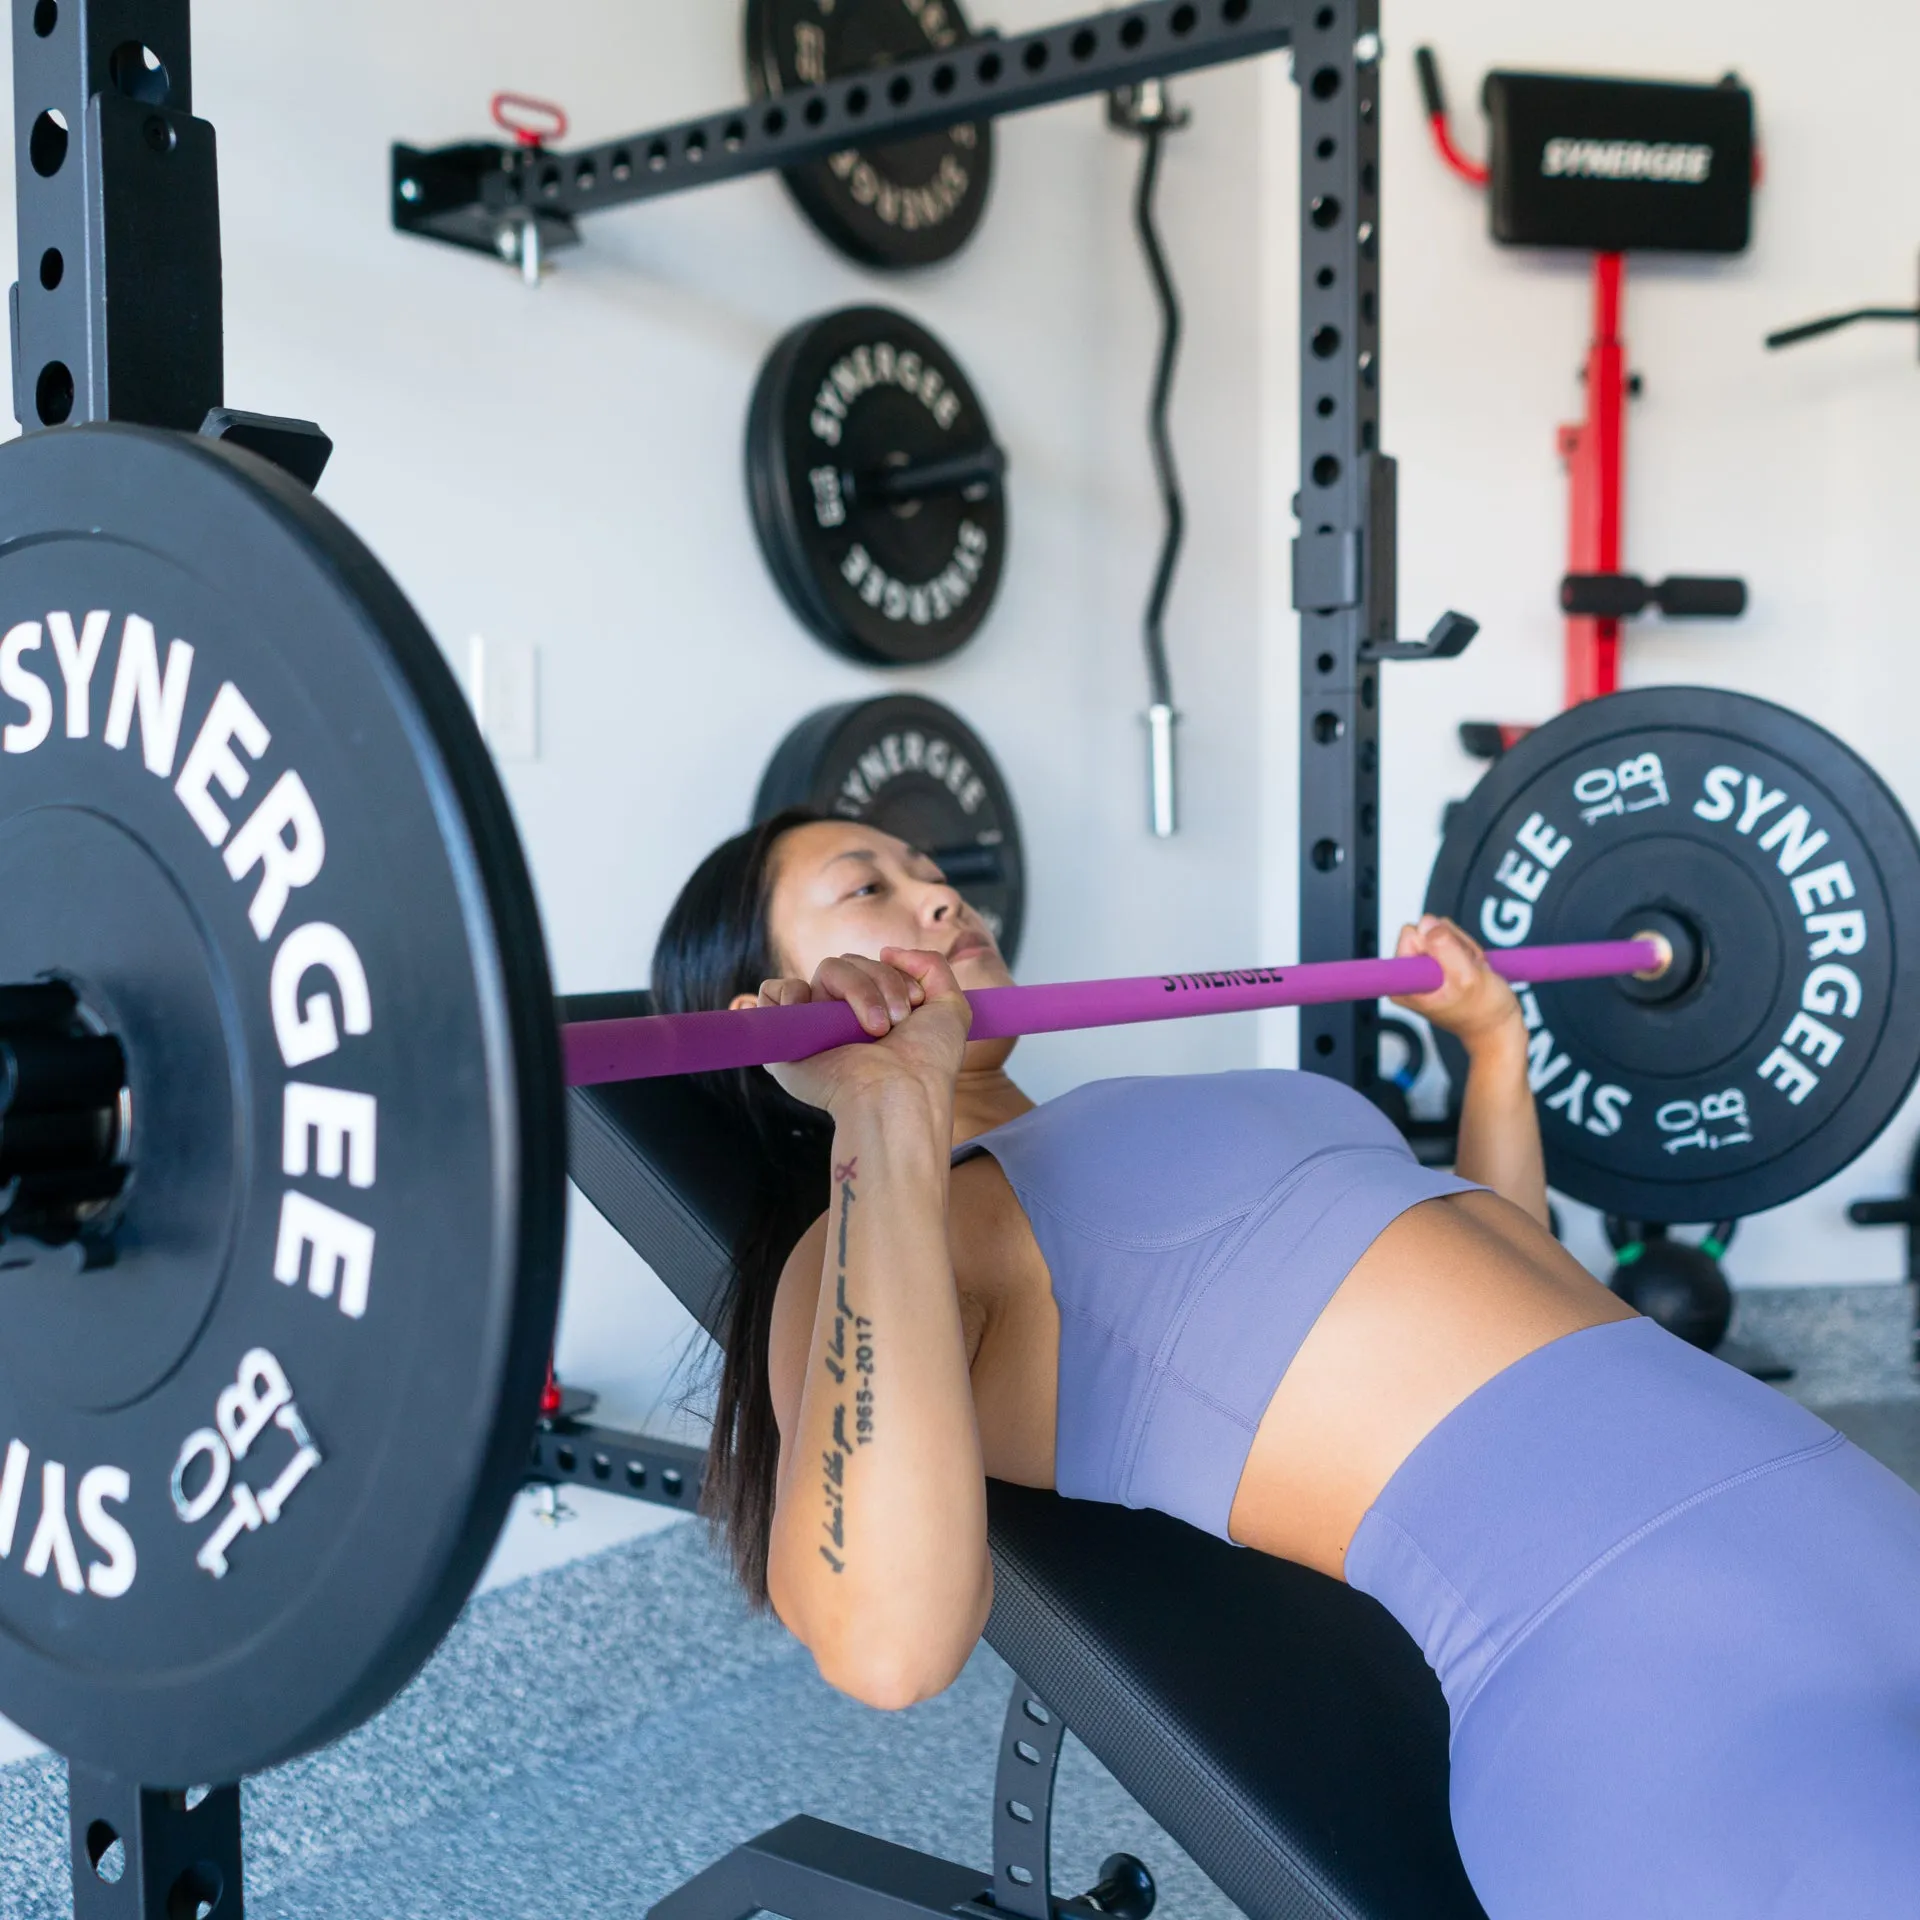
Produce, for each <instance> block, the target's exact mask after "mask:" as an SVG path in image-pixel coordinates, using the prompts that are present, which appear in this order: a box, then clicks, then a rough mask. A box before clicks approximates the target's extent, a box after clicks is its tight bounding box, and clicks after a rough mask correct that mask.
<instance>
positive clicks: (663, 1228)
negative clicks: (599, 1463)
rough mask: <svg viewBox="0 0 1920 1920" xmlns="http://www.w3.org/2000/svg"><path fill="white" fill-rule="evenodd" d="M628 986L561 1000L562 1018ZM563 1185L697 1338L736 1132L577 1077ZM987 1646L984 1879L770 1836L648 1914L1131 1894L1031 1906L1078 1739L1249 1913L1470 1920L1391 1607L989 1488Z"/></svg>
mask: <svg viewBox="0 0 1920 1920" xmlns="http://www.w3.org/2000/svg"><path fill="white" fill-rule="evenodd" d="M648 1011H650V1008H649V1006H648V1002H647V998H646V996H645V995H644V994H640V993H628V994H599V995H593V996H588V997H583V998H579V999H574V1000H570V1001H567V1002H566V1003H564V1008H563V1012H564V1017H565V1018H567V1019H570V1020H585V1019H613V1018H620V1017H623V1016H626V1015H629V1014H639V1013H646V1012H648ZM570 1098H571V1110H570V1128H571V1141H570V1161H571V1169H572V1174H573V1178H574V1181H575V1183H576V1184H577V1185H578V1186H579V1188H580V1190H581V1191H582V1192H583V1193H584V1194H585V1195H586V1196H587V1198H588V1199H589V1200H590V1201H592V1203H593V1204H594V1206H595V1207H597V1208H598V1209H599V1211H600V1212H601V1213H602V1214H604V1215H605V1216H606V1218H607V1219H608V1221H610V1222H611V1223H612V1225H613V1226H614V1228H615V1229H616V1230H617V1231H618V1232H619V1233H620V1234H621V1235H622V1237H623V1238H624V1239H626V1240H627V1242H628V1243H629V1244H630V1245H631V1246H632V1247H633V1248H634V1250H635V1251H636V1252H637V1253H638V1254H639V1255H640V1256H641V1257H642V1258H643V1259H644V1260H645V1261H646V1262H647V1264H648V1265H649V1266H650V1267H651V1268H652V1269H653V1270H654V1272H655V1273H657V1274H658V1275H659V1276H660V1278H661V1279H662V1280H664V1281H665V1282H666V1284H667V1285H668V1286H669V1287H670V1288H671V1289H672V1290H673V1292H674V1293H675V1294H677V1295H678V1296H679V1298H680V1299H681V1301H682V1302H683V1303H684V1304H685V1305H686V1307H687V1309H688V1310H689V1312H691V1313H692V1314H693V1315H694V1317H695V1318H696V1319H698V1320H699V1321H700V1322H701V1324H702V1325H703V1326H705V1327H706V1328H707V1329H708V1330H709V1331H716V1330H717V1328H718V1325H719V1316H720V1304H721V1301H722V1298H723V1295H724V1289H725V1285H726V1280H727V1276H728V1273H729V1249H730V1246H731V1241H732V1236H733V1234H734V1233H735V1232H736V1231H737V1229H738V1227H739V1225H740V1223H741V1222H742V1221H743V1220H744V1218H745V1216H746V1211H747V1208H748V1205H749V1203H750V1199H751V1192H752V1183H753V1177H754V1154H755V1149H754V1145H753V1142H752V1139H751V1136H750V1135H747V1134H746V1133H745V1131H744V1129H743V1128H740V1127H739V1126H738V1123H736V1122H735V1121H734V1120H733V1117H732V1116H731V1114H730V1113H729V1112H728V1111H727V1110H726V1109H725V1108H724V1107H722V1106H721V1105H720V1104H719V1103H718V1102H717V1101H715V1100H713V1099H712V1098H711V1097H710V1096H708V1095H707V1094H705V1093H703V1092H702V1091H701V1090H700V1089H699V1088H698V1087H697V1086H695V1085H693V1084H692V1083H691V1082H688V1081H684V1080H654V1081H637V1082H633V1083H630V1084H628V1085H624V1086H612V1087H600V1088H592V1089H577V1090H575V1092H574V1093H573V1094H572V1095H571V1096H570ZM988 1495H989V1513H990V1519H991V1530H992V1543H993V1558H994V1583H995V1584H994V1604H993V1615H992V1618H991V1619H990V1620H989V1621H988V1623H987V1634H986V1637H987V1640H988V1642H989V1644H990V1645H991V1646H992V1647H993V1648H994V1650H995V1651H996V1652H997V1653H999V1654H1000V1656H1001V1657H1002V1658H1003V1659H1004V1660H1005V1661H1006V1662H1007V1664H1008V1665H1009V1666H1010V1667H1012V1668H1013V1670H1014V1672H1015V1674H1016V1675H1017V1676H1018V1677H1017V1679H1016V1680H1015V1683H1014V1692H1013V1698H1012V1700H1011V1702H1010V1703H1009V1706H1008V1711H1007V1723H1006V1729H1005V1731H1004V1733H1003V1735H1002V1739H1001V1748H1000V1760H999V1767H998V1777H997V1779H996V1781H995V1782H994V1821H993V1833H994V1853H995V1859H994V1863H993V1871H992V1874H991V1875H990V1876H989V1875H988V1874H987V1873H985V1872H983V1871H980V1870H977V1869H973V1868H968V1867H963V1866H959V1865H956V1864H955V1863H953V1862H951V1861H946V1860H939V1859H935V1858H933V1857H932V1856H930V1855H927V1854H923V1853H917V1852H914V1851H913V1850H911V1849H909V1848H906V1847H900V1846H895V1845H893V1844H891V1843H889V1842H886V1841H881V1840H876V1839H874V1838H872V1837H871V1836H869V1835H866V1834H859V1833H854V1832H851V1831H849V1830H848V1829H846V1828H843V1827H837V1826H833V1825H830V1824H828V1823H827V1822H825V1821H821V1820H815V1819H812V1818H807V1817H802V1818H798V1819H793V1820H789V1821H787V1822H786V1823H785V1824H784V1825H782V1826H779V1827H775V1828H774V1829H773V1830H772V1831H771V1832H768V1833H764V1834H762V1835H761V1836H760V1837H759V1838H758V1839H756V1840H753V1841H750V1842H748V1843H747V1844H746V1845H745V1846H742V1847H737V1848H735V1849H734V1851H733V1852H732V1853H730V1854H728V1855H727V1856H726V1857H725V1858H724V1859H722V1860H720V1861H718V1862H716V1863H715V1864H714V1865H713V1866H711V1867H709V1868H708V1869H707V1870H706V1871H705V1872H704V1873H702V1874H700V1875H698V1876H697V1877H696V1878H695V1879H693V1880H691V1881H690V1882H688V1884H687V1885H686V1886H684V1887H682V1888H680V1889H679V1890H678V1891H677V1892H675V1893H673V1894H670V1895H669V1896H668V1897H667V1898H666V1899H665V1900H663V1901H662V1902H661V1903H660V1904H659V1906H657V1907H656V1908H655V1909H654V1914H655V1916H656V1920H744V1917H745V1916H747V1915H749V1914H751V1913H753V1912H754V1911H756V1910H766V1911H768V1912H771V1913H775V1914H780V1915H784V1916H786V1917H787V1920H922V1917H923V1916H941V1917H942V1920H948V1917H950V1916H953V1915H955V1914H959V1915H961V1916H972V1917H973V1920H987V1917H988V1916H995V1915H999V1916H1004V1915H1008V1914H1012V1915H1016V1916H1020V1920H1056V1916H1060V1915H1063V1914H1069V1915H1086V1916H1089V1917H1091V1916H1093V1915H1095V1914H1098V1913H1101V1912H1106V1913H1109V1914H1113V1915H1115V1916H1117V1917H1118V1920H1135V1917H1136V1916H1138V1915H1139V1913H1140V1911H1141V1908H1142V1905H1143V1902H1142V1901H1141V1900H1140V1899H1139V1898H1138V1897H1137V1895H1136V1894H1135V1892H1134V1890H1133V1889H1131V1888H1130V1887H1129V1886H1128V1885H1127V1883H1126V1877H1125V1874H1124V1873H1123V1872H1116V1874H1115V1875H1114V1876H1109V1877H1108V1878H1106V1879H1103V1882H1102V1885H1101V1887H1100V1888H1098V1889H1096V1890H1095V1891H1094V1895H1093V1896H1092V1897H1089V1896H1087V1895H1082V1896H1079V1897H1077V1898H1072V1899H1068V1898H1064V1897H1061V1896H1056V1895H1054V1894H1053V1893H1052V1892H1051V1885H1050V1879H1049V1874H1048V1816H1049V1810H1050V1802H1051V1794H1052V1784H1053V1767H1054V1761H1055V1759H1056V1758H1057V1756H1058V1753H1059V1746H1060V1740H1061V1737H1062V1735H1063V1733H1064V1732H1065V1730H1066V1729H1067V1728H1069V1727H1070V1728H1071V1729H1072V1730H1073V1731H1074V1733H1075V1734H1077V1735H1078V1736H1079V1737H1080V1739H1081V1740H1082V1741H1084V1742H1085V1744H1086V1745H1087V1746H1088V1748H1090V1749H1091V1750H1092V1752H1093V1753H1094V1754H1095V1755H1096V1756H1097V1757H1098V1758H1099V1759H1100V1760H1101V1762H1102V1763H1103V1764H1104V1765H1105V1766H1106V1767H1107V1768H1108V1769H1109V1770H1110V1771H1111V1772H1112V1774H1113V1775H1114V1777H1115V1778H1116V1779H1117V1780H1118V1781H1119V1782H1120V1784H1121V1785H1122V1786H1124V1787H1125V1788H1126V1789H1127V1791H1128V1792H1129V1793H1131V1794H1132V1795H1133V1796H1134V1798H1135V1799H1137V1800H1138V1801H1139V1802H1140V1804H1141V1806H1142V1807H1144V1808H1145V1809H1146V1811H1147V1812H1148V1813H1149V1814H1150V1815H1151V1816H1152V1817H1153V1818H1154V1819H1155V1820H1157V1821H1158V1822H1159V1823H1160V1824H1161V1825H1162V1826H1163V1827H1164V1828H1165V1829H1166V1830H1167V1831H1168V1833H1170V1834H1171V1835H1172V1836H1173V1837H1174V1839H1175V1840H1177V1841H1178V1842H1179V1844H1180V1845H1181V1846H1183V1847H1184V1848H1185V1849H1186V1850H1187V1852H1188V1853H1189V1854H1190V1855H1191V1856H1192V1857H1193V1859H1194V1860H1195V1861H1197V1862H1198V1864H1199V1865H1200V1867H1201V1868H1202V1870H1203V1871H1204V1872H1206V1873H1207V1874H1208V1876H1209V1877H1210V1878H1211V1879H1213V1881H1214V1882H1215V1883H1216V1884H1217V1885H1218V1886H1219V1887H1220V1889H1221V1890H1222V1892H1224V1893H1225V1894H1226V1895H1227V1897H1228V1898H1229V1899H1230V1900H1232V1901H1233V1902H1234V1903H1235V1905H1237V1906H1238V1907H1240V1908H1241V1909H1242V1910H1243V1911H1244V1912H1245V1913H1247V1914H1249V1915H1251V1916H1253V1920H1336V1917H1337V1920H1485V1916H1484V1914H1483V1911H1482V1909H1481V1907H1480V1905H1479V1903H1478V1902H1477V1901H1476V1900H1475V1898H1474V1895H1473V1891H1472V1889H1471V1887H1470V1886H1469V1885H1468V1883H1467V1878H1466V1874H1465V1872H1464V1870H1463V1869H1462V1867H1461V1865H1460V1856H1459V1854H1458V1852H1457V1851H1456V1849H1455V1847H1454V1843H1453V1833H1452V1828H1451V1825H1450V1823H1449V1820H1448V1814H1447V1712H1446V1705H1445V1702H1444V1701H1443V1700H1442V1698H1441V1694H1440V1689H1439V1684H1438V1682H1437V1681H1436V1680H1435V1679H1434V1677H1433V1675H1432V1674H1431V1672H1429V1670H1428V1668H1427V1666H1426V1663H1425V1662H1424V1661H1423V1660H1422V1658H1421V1656H1420V1653H1419V1651H1418V1649H1417V1648H1416V1647H1415V1646H1414V1644H1413V1642H1412V1641H1411V1640H1410V1639H1409V1638H1408V1637H1407V1636H1406V1634H1405V1633H1403V1632H1402V1631H1401V1629H1400V1628H1399V1626H1398V1625H1396V1624H1395V1622H1394V1621H1393V1620H1392V1619H1391V1618H1390V1617H1389V1616H1388V1614H1387V1613H1386V1611H1385V1609H1383V1608H1382V1607H1380V1606H1379V1605H1378V1604H1377V1603H1376V1602H1374V1601H1373V1600H1370V1599H1368V1598H1367V1597H1366V1596H1365V1595H1364V1594H1359V1593H1355V1592H1354V1591H1353V1590H1352V1589H1351V1588H1348V1587H1345V1586H1342V1585H1341V1584H1340V1583H1338V1582H1337V1581H1333V1580H1328V1579H1326V1578H1324V1577H1323V1576H1321V1575H1319V1574H1317V1573H1312V1572H1309V1571H1307V1570H1306V1569H1304V1568H1301V1567H1295V1566H1290V1565H1288V1564H1287V1563H1286V1562H1284V1561H1280V1560H1274V1559H1270V1558H1268V1557H1266V1556H1265V1555H1262V1554H1257V1553H1248V1552H1244V1551H1241V1550H1239V1549H1237V1548H1234V1547H1231V1546H1229V1545H1227V1544H1226V1543H1225V1542H1224V1541H1220V1540H1216V1539H1214V1538H1213V1537H1212V1536H1211V1535H1208V1534H1203V1533H1200V1532H1198V1531H1196V1530H1194V1529H1193V1528H1190V1527H1188V1526H1185V1525H1183V1524H1182V1523H1181V1522H1179V1521H1177V1520H1171V1519H1168V1518H1166V1517H1165V1516H1164V1515H1161V1514H1157V1513H1134V1512H1130V1511H1128V1510H1126V1509H1124V1508H1120V1507H1109V1506H1101V1505H1095V1504H1092V1503H1089V1502H1085V1501H1076V1500H1062V1499H1061V1498H1059V1497H1058V1496H1057V1495H1055V1494H1050V1493H1036V1492H1033V1491H1031V1490H1029V1489H1026V1488H1020V1487H1011V1486H1003V1485H1000V1484H998V1483H993V1484H990V1486H989V1488H988Z"/></svg>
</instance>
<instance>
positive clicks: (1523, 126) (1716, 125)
mask: <svg viewBox="0 0 1920 1920" xmlns="http://www.w3.org/2000/svg"><path fill="white" fill-rule="evenodd" d="M1484 97H1485V101H1486V108H1487V116H1488V119H1489V120H1490V121H1491V122H1492V133H1493V141H1492V153H1491V162H1490V164H1491V168H1492V176H1493V177H1492V183H1491V191H1490V193H1489V195H1488V204H1489V208H1490V210H1491V215H1492V221H1493V237H1494V238H1495V239H1496V240H1498V241H1500V242H1501V243H1502V244H1503V245H1506V246H1510V247H1580V248H1585V249H1587V250H1590V251H1592V252H1595V253H1642V252H1645V253H1743V252H1745V251H1746V246H1747V240H1748V237H1749V233H1750V231H1751V226H1752V214H1753V139H1754V135H1753V96H1752V95H1751V94H1750V93H1749V92H1748V91H1747V89H1746V88H1745V87H1743V86H1741V85H1739V84H1738V82H1737V81H1735V80H1733V79H1732V77H1731V76H1729V77H1728V79H1726V80H1724V81H1722V82H1721V83H1720V84H1719V85H1718V86H1704V87H1703V86H1683V85H1680V84H1677V83H1675V82H1670V81H1663V80H1595V79H1583V78H1579V77H1576V76H1575V75H1572V74H1563V73H1490V74H1488V75H1487V80H1486V89H1485V95H1484Z"/></svg>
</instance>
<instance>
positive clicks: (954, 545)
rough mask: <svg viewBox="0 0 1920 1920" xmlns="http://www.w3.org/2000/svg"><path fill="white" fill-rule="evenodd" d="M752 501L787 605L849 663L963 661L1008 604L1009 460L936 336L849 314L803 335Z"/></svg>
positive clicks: (752, 435)
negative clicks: (960, 652) (998, 599)
mask: <svg viewBox="0 0 1920 1920" xmlns="http://www.w3.org/2000/svg"><path fill="white" fill-rule="evenodd" d="M746 462H747V495H748V500H749V502H750V504H751V507H752V511H753V524H754V530H755V532H756V533H757V534H758V535H759V537H760V549H761V551H762V553H764V554H765V556H766V561H767V566H768V569H769V570H770V571H771V573H772V574H773V578H774V582H775V584H776V585H777V586H778V587H779V588H780V591H781V593H782V594H783V595H784V596H785V598H786V601H787V604H788V605H789V606H790V607H792V609H793V611H794V612H795V613H796V614H797V615H798V616H799V618H800V619H801V620H802V621H803V622H804V623H805V624H806V626H807V627H808V628H810V629H811V630H812V632H813V633H814V634H815V635H817V636H818V637H819V638H820V639H821V640H823V641H825V642H826V644H827V645H828V646H830V647H832V648H833V649H834V650H835V651H836V652H838V653H844V654H846V655H848V656H849V657H850V658H852V659H855V660H859V661H861V662H863V663H864V664H866V665H868V666H883V667H886V666H918V665H921V664H924V663H925V662H927V661H929V660H941V659H944V658H945V657H946V656H947V655H948V654H950V653H953V652H954V651H956V650H957V649H958V648H960V647H963V646H965V645H966V643H967V642H968V641H969V640H971V639H972V638H973V636H974V634H975V633H977V632H978V631H979V629H980V625H981V623H982V622H983V621H984V620H985V619H986V617H987V614H988V612H989V611H990V610H991V608H992V606H993V597H994V595H995V593H996V592H997V591H998V590H999V586H1000V570H1001V566H1002V564H1003V562H1004V559H1005V554H1006V544H1007V501H1006V468H1007V460H1006V455H1005V454H1004V452H1002V450H1001V448H1000V446H999V445H998V443H997V442H996V441H995V440H994V437H993V429H992V427H991V426H990V425H989V424H988V421H987V416H986V413H985V410H984V409H983V408H982V406H981V404H980V400H979V396H978V395H977V394H976V393H975V392H974V390H973V383H972V382H971V381H970V380H968V378H967V376H966V374H965V373H964V372H963V371H962V370H961V367H960V363H959V362H958V361H957V360H956V359H955V358H954V357H953V355H952V354H951V353H949V352H948V351H947V349H946V348H945V347H944V346H943V345H942V344H941V343H940V342H939V341H938V340H936V339H935V338H934V336H933V335H932V334H930V333H929V332H928V331H927V330H926V328H924V327H922V326H919V325H917V324H916V323H915V322H913V321H911V320H909V319H908V318H907V317H906V316H905V315H904V314H900V313H895V312H893V311H892V310H890V309H889V308H886V307H848V308H845V309H843V310H842V311H840V312H838V313H829V314H827V315H825V316H823V317H822V318H820V319H817V320H808V321H805V322H803V323H802V324H801V325H800V326H798V327H796V328H794V330H793V331H792V332H791V333H789V334H788V335H787V336H786V337H785V338H784V339H783V340H781V341H780V343H779V345H778V346H776V347H775V348H774V350H773V352H772V354H771V355H770V356H769V357H768V360H767V364H766V366H765V367H764V368H763V369H762V371H761V374H760V380H759V384H758V385H757V386H756V388H755V389H754V395H753V405H752V409H751V411H750V413H749V415H748V419H747V447H746Z"/></svg>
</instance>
